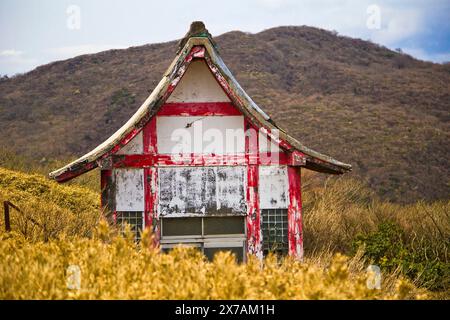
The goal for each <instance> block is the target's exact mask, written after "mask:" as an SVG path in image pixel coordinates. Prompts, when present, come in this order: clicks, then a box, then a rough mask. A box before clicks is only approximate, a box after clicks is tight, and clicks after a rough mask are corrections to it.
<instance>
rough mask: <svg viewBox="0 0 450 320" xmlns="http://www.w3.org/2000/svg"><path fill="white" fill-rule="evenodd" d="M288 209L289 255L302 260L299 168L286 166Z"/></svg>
mask: <svg viewBox="0 0 450 320" xmlns="http://www.w3.org/2000/svg"><path fill="white" fill-rule="evenodd" d="M288 178H289V207H288V240H289V255H291V256H294V257H295V258H296V259H298V260H301V259H302V258H303V230H302V198H301V180H300V168H299V167H292V166H288Z"/></svg>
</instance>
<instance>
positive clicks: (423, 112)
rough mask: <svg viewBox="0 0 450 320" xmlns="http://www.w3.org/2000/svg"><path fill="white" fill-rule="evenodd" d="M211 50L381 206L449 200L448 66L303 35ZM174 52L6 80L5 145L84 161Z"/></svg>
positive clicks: (171, 46)
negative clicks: (382, 201)
mask: <svg viewBox="0 0 450 320" xmlns="http://www.w3.org/2000/svg"><path fill="white" fill-rule="evenodd" d="M215 40H216V42H217V44H218V46H219V50H220V53H221V55H222V57H223V59H224V60H225V62H226V63H227V65H228V66H229V67H230V69H231V70H232V72H233V73H234V74H235V76H236V77H237V79H238V81H239V82H240V83H241V85H242V86H243V87H244V88H245V89H246V90H247V92H248V93H249V94H250V96H252V97H253V98H254V100H255V101H256V102H257V103H258V104H259V105H260V106H261V107H262V108H263V109H265V110H266V111H267V112H268V113H269V114H270V115H271V116H272V117H273V118H274V119H275V121H276V122H277V123H278V124H279V125H280V126H281V127H282V128H285V129H286V130H287V131H288V132H290V133H291V134H292V135H293V136H295V137H296V138H298V139H299V140H300V141H302V142H303V143H305V144H306V145H308V146H310V147H312V148H315V149H317V150H318V151H321V152H323V153H327V154H330V155H332V156H334V157H336V158H338V159H339V160H342V161H345V162H348V163H351V164H352V165H353V166H354V171H353V173H352V174H353V175H355V176H358V177H361V178H363V179H364V180H366V181H367V183H368V184H369V185H370V186H371V187H373V188H374V189H375V190H376V191H377V193H378V194H379V195H381V196H382V197H383V198H387V199H390V200H394V201H398V202H412V201H415V200H417V199H419V198H424V199H427V200H434V199H447V198H448V195H449V192H448V191H449V179H450V169H449V168H450V166H449V165H448V158H449V154H450V152H449V151H450V150H449V144H448V141H449V138H450V130H449V120H450V114H449V107H450V66H449V65H437V64H432V63H427V62H422V61H418V60H415V59H413V58H411V57H409V56H407V55H404V54H401V53H398V52H394V51H391V50H388V49H386V48H383V47H381V46H378V45H376V44H373V43H370V42H367V41H363V40H358V39H352V38H348V37H340V36H337V35H336V34H334V33H332V32H328V31H325V30H320V29H316V28H310V27H279V28H273V29H269V30H266V31H263V32H260V33H257V34H247V33H242V32H238V31H236V32H229V33H226V34H224V35H221V36H219V37H216V38H215ZM175 47H176V42H175V41H173V42H168V43H161V44H153V45H145V46H140V47H133V48H129V49H126V50H110V51H106V52H101V53H98V54H94V55H84V56H79V57H76V58H73V59H69V60H65V61H60V62H55V63H51V64H48V65H45V66H41V67H38V68H37V69H35V70H34V71H31V72H29V73H27V74H24V75H21V76H17V77H14V78H12V79H7V80H4V79H3V80H1V81H0V127H1V129H0V131H1V135H0V145H9V146H12V147H13V148H14V149H15V150H16V151H17V152H19V153H20V154H25V155H27V156H29V157H33V158H35V159H41V158H42V157H46V158H47V159H49V158H50V159H53V158H67V157H71V158H73V157H76V156H79V155H82V154H83V153H85V152H87V151H89V150H90V149H91V148H93V147H95V146H96V145H98V144H99V143H100V142H102V141H103V140H104V139H106V138H107V137H108V136H109V135H111V134H112V133H113V132H114V131H115V130H116V129H118V128H119V127H120V126H121V125H122V124H123V123H124V122H125V121H126V120H127V119H128V118H129V117H130V116H131V115H132V114H133V113H134V112H135V110H137V108H138V107H139V106H140V104H141V103H142V102H143V101H144V100H145V98H146V97H147V96H148V94H149V93H150V92H151V90H152V89H153V88H154V87H155V86H156V84H157V82H158V81H159V79H160V78H161V76H162V74H163V72H164V70H165V68H166V67H167V66H168V65H169V63H170V61H171V59H172V57H173V56H174V54H175ZM11 142H13V143H11Z"/></svg>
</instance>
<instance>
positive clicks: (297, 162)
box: [287, 150, 306, 167]
mask: <svg viewBox="0 0 450 320" xmlns="http://www.w3.org/2000/svg"><path fill="white" fill-rule="evenodd" d="M287 163H288V165H290V166H294V167H300V166H304V165H305V164H306V157H305V155H304V154H303V153H301V152H299V151H297V150H295V151H293V152H289V155H288V158H287Z"/></svg>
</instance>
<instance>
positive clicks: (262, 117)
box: [50, 29, 351, 182]
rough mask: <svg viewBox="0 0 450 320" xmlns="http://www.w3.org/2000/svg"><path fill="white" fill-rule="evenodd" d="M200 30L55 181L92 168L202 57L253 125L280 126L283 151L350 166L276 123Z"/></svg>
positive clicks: (310, 163)
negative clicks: (126, 116)
mask: <svg viewBox="0 0 450 320" xmlns="http://www.w3.org/2000/svg"><path fill="white" fill-rule="evenodd" d="M205 30H206V29H205ZM192 34H193V35H197V34H198V33H195V32H194V33H192ZM201 34H203V36H189V38H187V39H185V40H186V41H185V42H183V43H185V44H184V47H183V48H182V49H181V50H179V52H178V55H177V57H176V58H175V59H174V61H173V62H172V64H171V65H170V66H169V68H168V70H167V71H166V73H165V74H164V76H163V78H162V80H161V81H160V82H159V84H158V85H157V87H156V88H155V89H154V91H153V92H152V93H151V95H150V96H149V97H148V98H147V99H146V101H145V102H144V103H143V104H142V106H141V107H140V108H139V109H138V111H137V112H136V113H135V114H134V115H133V116H132V117H131V118H130V120H129V121H128V122H127V123H126V124H125V125H124V126H122V127H121V128H120V129H119V130H118V131H116V133H114V134H113V135H112V136H111V137H110V138H109V139H107V140H106V141H105V142H104V143H102V144H101V145H99V146H98V147H97V148H95V149H94V150H92V151H91V152H89V153H87V154H86V155H84V156H83V157H81V158H79V159H78V160H75V161H74V162H72V163H70V164H68V165H67V166H65V167H63V168H61V169H58V170H56V171H53V172H52V173H50V177H51V178H53V179H55V180H57V181H58V182H64V181H67V180H70V179H72V178H74V177H76V176H78V175H80V174H82V173H84V172H87V171H89V170H92V169H94V168H95V167H97V166H98V163H97V161H99V160H100V159H101V158H104V157H107V156H109V155H111V154H113V153H114V152H116V151H118V150H119V149H120V148H122V147H123V146H124V145H126V144H127V143H128V142H129V141H130V140H131V139H133V138H134V136H136V135H137V134H138V133H139V132H140V131H141V130H142V128H143V127H144V126H145V124H146V123H147V122H148V121H149V120H150V119H151V118H152V117H154V116H155V115H156V113H157V112H158V110H159V109H160V107H161V106H162V105H163V104H164V102H165V101H166V100H167V99H168V97H169V96H170V95H171V93H172V92H173V91H174V89H175V87H176V86H177V84H178V83H179V81H180V80H181V78H182V77H183V75H184V73H185V72H186V70H187V68H188V66H189V64H190V63H191V62H192V61H193V59H205V61H206V63H207V65H208V67H209V69H210V70H211V72H212V73H213V75H214V77H215V79H216V80H217V81H218V83H219V84H220V85H221V87H222V88H223V89H224V91H225V92H226V94H227V95H228V97H229V98H230V100H231V101H232V102H233V105H235V106H236V108H238V109H239V111H240V112H242V114H244V115H245V116H246V118H247V119H248V120H249V121H250V122H251V123H252V124H253V125H254V126H256V127H257V128H261V129H265V130H267V134H268V136H270V137H271V138H273V139H277V137H275V136H273V135H272V134H271V133H270V132H271V131H272V130H274V129H277V130H280V134H279V138H278V141H276V142H277V143H278V144H279V145H280V147H282V148H283V149H285V150H286V151H291V152H292V151H295V150H296V151H299V152H301V153H303V154H304V155H305V161H306V162H305V165H304V166H305V167H306V168H309V169H312V170H316V171H320V172H327V173H334V174H340V173H344V172H347V171H350V170H351V165H349V164H345V163H342V162H339V161H337V160H335V159H333V158H331V157H329V156H326V155H323V154H320V153H318V152H316V151H314V150H312V149H310V148H307V147H306V146H304V145H303V144H301V143H300V142H299V141H297V140H296V139H294V138H293V137H291V136H289V135H288V134H287V133H285V132H284V131H283V130H281V129H280V128H279V127H277V126H276V125H275V124H274V122H273V121H272V120H271V119H270V117H269V116H268V115H267V114H266V113H264V112H263V111H262V110H261V109H260V108H259V107H258V106H257V105H256V104H255V103H254V101H253V100H252V99H251V98H250V97H249V96H248V95H247V93H246V92H245V91H244V90H243V89H242V88H241V86H240V85H239V83H238V82H237V81H236V79H235V78H234V76H233V75H232V74H231V72H230V71H229V69H228V68H227V67H226V65H225V64H224V62H223V60H222V59H221V58H220V56H219V55H218V52H217V50H216V48H215V46H214V44H213V43H212V40H211V38H210V36H208V35H206V33H205V32H201Z"/></svg>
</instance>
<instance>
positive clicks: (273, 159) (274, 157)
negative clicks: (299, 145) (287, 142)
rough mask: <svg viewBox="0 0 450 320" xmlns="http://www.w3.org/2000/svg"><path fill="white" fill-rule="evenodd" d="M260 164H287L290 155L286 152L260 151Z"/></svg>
mask: <svg viewBox="0 0 450 320" xmlns="http://www.w3.org/2000/svg"><path fill="white" fill-rule="evenodd" d="M258 164H260V165H263V166H264V165H271V164H274V165H287V164H288V156H287V154H286V152H260V153H259V157H258Z"/></svg>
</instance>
